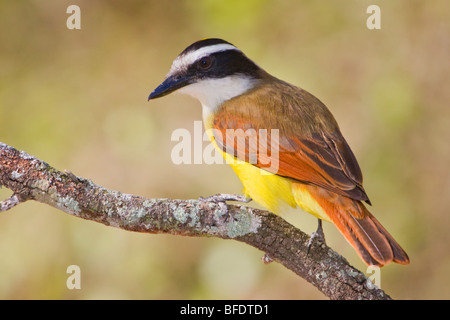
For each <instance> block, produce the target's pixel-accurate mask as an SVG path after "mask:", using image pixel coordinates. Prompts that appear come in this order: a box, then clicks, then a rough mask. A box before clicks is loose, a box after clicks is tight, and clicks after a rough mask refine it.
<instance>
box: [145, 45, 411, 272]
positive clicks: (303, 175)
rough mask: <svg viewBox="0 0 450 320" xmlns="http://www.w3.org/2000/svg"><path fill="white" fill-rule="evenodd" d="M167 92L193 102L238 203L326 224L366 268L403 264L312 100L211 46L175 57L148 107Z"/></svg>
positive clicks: (333, 126) (341, 142)
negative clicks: (237, 183)
mask: <svg viewBox="0 0 450 320" xmlns="http://www.w3.org/2000/svg"><path fill="white" fill-rule="evenodd" d="M174 91H177V92H181V93H185V94H188V95H191V96H193V97H194V98H196V99H198V100H199V101H200V103H201V104H202V108H203V122H204V125H205V129H206V131H207V132H208V133H209V136H210V138H211V141H212V143H213V144H214V145H215V146H216V148H218V150H219V151H220V152H221V153H222V154H223V156H224V157H225V159H227V163H229V164H230V165H231V166H232V168H233V169H234V171H235V173H236V174H237V176H238V177H239V179H240V180H241V182H242V184H243V186H244V194H245V196H246V197H250V198H251V199H253V200H255V201H256V202H258V203H259V204H261V205H263V206H264V207H266V208H267V209H269V210H270V211H272V212H274V213H276V214H280V213H282V212H283V210H284V209H285V208H286V206H291V207H294V208H295V207H300V208H302V209H303V210H304V211H306V212H309V213H311V214H313V215H315V216H316V217H318V218H319V229H318V232H317V234H320V233H321V232H322V230H321V219H323V220H326V221H329V222H332V223H333V224H334V225H335V226H336V227H337V228H338V229H339V231H340V232H341V233H342V234H343V236H344V237H345V238H346V239H347V241H348V242H349V243H350V244H351V245H352V246H353V247H354V248H355V249H356V251H357V252H358V254H359V256H360V257H361V258H362V259H363V260H364V261H365V262H366V263H367V264H368V265H376V266H383V265H385V264H387V263H389V262H391V261H393V262H397V263H400V264H408V263H409V258H408V255H407V254H406V253H405V251H404V250H403V249H402V248H401V247H400V245H399V244H398V243H397V242H396V241H395V240H394V238H393V237H392V236H391V235H390V234H389V233H388V232H387V231H386V229H385V228H384V227H383V226H382V225H381V224H380V222H378V220H377V219H375V217H374V216H373V215H372V214H371V213H370V212H369V211H368V210H367V208H366V207H365V205H364V204H363V202H366V203H368V204H370V201H369V198H368V196H367V194H366V192H365V191H364V189H363V186H362V180H363V179H362V174H361V169H360V167H359V165H358V162H357V161H356V158H355V156H354V154H353V152H352V151H351V149H350V147H349V146H348V144H347V142H346V141H345V139H344V137H343V136H342V133H341V131H340V129H339V126H338V124H337V122H336V120H335V119H334V117H333V115H332V114H331V112H330V111H329V110H328V109H327V107H326V106H325V105H324V104H323V103H322V102H321V101H320V100H319V99H317V98H316V97H314V96H313V95H312V94H310V93H308V92H307V91H305V90H303V89H301V88H298V87H296V86H293V85H291V84H289V83H286V82H284V81H282V80H279V79H277V78H275V77H273V76H271V75H270V74H268V73H267V72H266V71H264V70H263V69H262V68H260V67H259V66H258V65H256V64H255V63H254V62H253V61H251V60H250V59H249V58H247V57H246V56H245V55H244V54H243V53H242V51H240V50H239V49H238V48H236V47H235V46H234V45H232V44H231V43H229V42H227V41H224V40H221V39H212V38H210V39H204V40H200V41H197V42H195V43H193V44H192V45H190V46H189V47H187V48H186V49H185V50H184V51H183V52H181V53H180V55H179V56H178V57H177V58H176V59H175V60H174V61H173V64H172V67H171V69H170V71H169V73H168V74H167V76H166V79H165V80H164V82H163V83H161V84H160V85H159V86H158V87H157V88H156V89H155V90H154V91H153V92H152V93H151V94H150V96H149V98H148V99H149V100H150V99H155V98H159V97H162V96H165V95H167V94H169V93H171V92H174ZM249 129H251V130H249ZM249 132H250V133H249ZM275 135H276V137H275ZM252 138H256V139H257V141H258V142H259V141H265V142H266V143H267V144H268V146H267V147H266V148H265V149H264V152H262V151H261V150H259V149H257V150H256V151H255V148H253V149H252V148H250V145H251V140H252ZM272 138H276V139H272ZM251 149H252V150H253V151H252V150H251ZM268 150H269V151H270V152H267V151H268ZM273 150H275V151H273ZM251 156H253V161H250V160H251V159H250V158H251ZM270 163H271V164H273V163H276V164H277V165H276V166H269V165H268V164H270Z"/></svg>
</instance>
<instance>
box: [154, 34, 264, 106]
mask: <svg viewBox="0 0 450 320" xmlns="http://www.w3.org/2000/svg"><path fill="white" fill-rule="evenodd" d="M265 74H266V73H265V72H264V71H263V70H262V69H261V68H260V67H258V66H257V65H256V64H255V63H254V62H253V61H251V60H250V59H248V58H247V57H246V56H245V55H244V54H243V53H242V51H241V50H239V49H238V48H236V47H235V46H234V45H232V44H231V43H229V42H227V41H225V40H222V39H216V38H209V39H204V40H200V41H197V42H195V43H193V44H191V45H190V46H189V47H187V48H186V49H184V50H183V52H181V53H180V54H179V55H178V57H177V58H176V59H175V60H174V61H173V63H172V67H171V68H170V71H169V73H168V74H167V76H166V79H165V80H164V82H163V83H161V84H160V85H159V86H158V87H157V88H156V89H155V90H154V91H153V92H152V93H151V94H150V96H149V97H148V100H150V99H156V98H159V97H163V96H165V95H168V94H170V93H172V92H175V91H177V92H180V93H184V94H188V95H191V96H193V97H194V98H196V99H198V100H199V101H200V102H201V103H202V105H203V106H206V107H208V108H215V107H217V106H218V105H220V104H221V103H222V102H224V101H226V100H229V99H231V98H233V97H235V96H238V95H241V94H243V93H245V92H247V91H248V90H250V89H252V88H253V87H254V86H255V85H256V84H257V83H258V82H259V81H260V80H261V79H262V78H264V76H265Z"/></svg>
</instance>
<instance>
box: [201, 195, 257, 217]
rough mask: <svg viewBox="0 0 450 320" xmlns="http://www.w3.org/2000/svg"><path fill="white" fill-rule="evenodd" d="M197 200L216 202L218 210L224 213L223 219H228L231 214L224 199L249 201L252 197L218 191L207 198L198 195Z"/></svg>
mask: <svg viewBox="0 0 450 320" xmlns="http://www.w3.org/2000/svg"><path fill="white" fill-rule="evenodd" d="M199 200H200V201H205V202H214V203H217V204H218V205H219V208H220V210H221V211H222V212H224V213H225V216H226V218H225V220H228V219H229V218H230V216H231V215H230V214H229V213H228V205H227V203H226V201H238V202H244V203H249V202H250V201H252V198H247V197H246V196H243V195H239V194H227V193H219V194H215V195H212V196H210V197H207V198H203V197H200V198H199Z"/></svg>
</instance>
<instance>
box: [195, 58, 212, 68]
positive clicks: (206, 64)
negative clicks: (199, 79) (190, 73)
mask: <svg viewBox="0 0 450 320" xmlns="http://www.w3.org/2000/svg"><path fill="white" fill-rule="evenodd" d="M211 65H212V59H211V57H203V58H201V59H200V60H199V61H198V66H199V67H200V69H203V70H207V69H209V68H210V67H211Z"/></svg>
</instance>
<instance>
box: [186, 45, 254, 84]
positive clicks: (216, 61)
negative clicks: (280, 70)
mask: <svg viewBox="0 0 450 320" xmlns="http://www.w3.org/2000/svg"><path fill="white" fill-rule="evenodd" d="M206 58H207V59H208V60H209V61H205V62H206V64H208V63H209V64H210V65H209V66H206V65H205V66H203V65H202V64H203V63H202V62H203V60H204V59H206ZM259 70H260V68H259V67H258V66H257V65H256V64H255V63H254V62H253V61H251V60H250V59H248V58H247V57H246V56H245V55H244V54H243V53H242V52H241V51H238V50H226V51H220V52H215V53H212V54H210V55H209V56H207V57H202V58H200V59H199V60H197V61H196V62H195V63H193V64H192V65H191V66H190V67H189V68H188V73H189V74H195V75H196V76H197V77H198V78H206V77H208V78H223V77H226V76H229V75H234V74H245V75H250V76H253V77H256V78H257V77H258V74H259Z"/></svg>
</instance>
